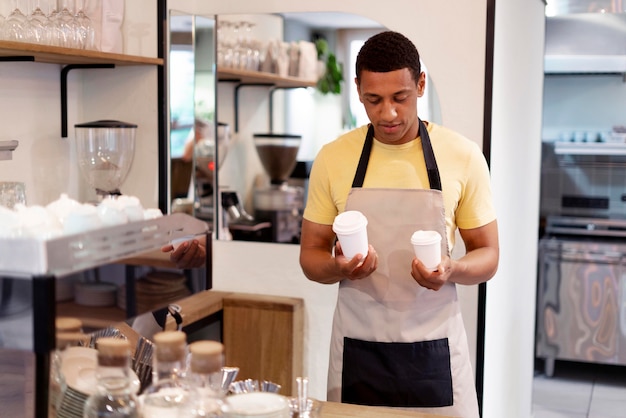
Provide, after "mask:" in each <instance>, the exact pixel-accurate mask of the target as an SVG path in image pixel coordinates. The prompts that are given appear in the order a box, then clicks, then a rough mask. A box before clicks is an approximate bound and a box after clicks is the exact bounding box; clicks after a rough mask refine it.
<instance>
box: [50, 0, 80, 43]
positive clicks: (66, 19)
mask: <svg viewBox="0 0 626 418" xmlns="http://www.w3.org/2000/svg"><path fill="white" fill-rule="evenodd" d="M73 6H74V2H73V1H71V0H61V6H60V7H59V8H58V12H57V14H55V15H54V18H52V25H53V28H54V29H53V41H52V43H53V45H56V46H62V47H65V48H80V43H79V42H78V38H77V35H78V22H77V20H76V18H75V17H74V7H73Z"/></svg>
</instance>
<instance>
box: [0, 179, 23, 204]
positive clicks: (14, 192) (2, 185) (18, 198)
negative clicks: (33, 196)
mask: <svg viewBox="0 0 626 418" xmlns="http://www.w3.org/2000/svg"><path fill="white" fill-rule="evenodd" d="M18 203H21V204H23V205H25V204H26V186H25V185H24V183H22V182H19V181H0V205H1V206H5V207H7V208H9V209H13V207H14V206H15V205H16V204H18Z"/></svg>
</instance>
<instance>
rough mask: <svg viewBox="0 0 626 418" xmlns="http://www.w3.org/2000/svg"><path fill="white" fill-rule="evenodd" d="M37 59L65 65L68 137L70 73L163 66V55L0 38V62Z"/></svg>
mask: <svg viewBox="0 0 626 418" xmlns="http://www.w3.org/2000/svg"><path fill="white" fill-rule="evenodd" d="M2 61H4V62H9V61H19V62H38V63H46V64H61V65H65V67H63V69H62V70H61V137H62V138H66V137H67V75H68V73H69V71H70V70H73V69H80V68H114V67H115V66H116V65H117V66H129V65H158V66H162V65H163V59H162V58H151V57H142V56H137V55H126V54H116V53H111V52H100V51H91V50H85V49H76V48H64V47H58V46H50V45H39V44H31V43H27V42H14V41H0V62H2Z"/></svg>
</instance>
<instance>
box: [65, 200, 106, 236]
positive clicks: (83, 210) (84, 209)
mask: <svg viewBox="0 0 626 418" xmlns="http://www.w3.org/2000/svg"><path fill="white" fill-rule="evenodd" d="M101 227H102V221H101V220H100V217H99V216H98V209H96V207H95V206H92V205H89V204H87V203H83V204H81V205H80V206H78V207H77V208H75V209H73V210H72V212H71V213H70V214H68V215H67V217H66V218H65V222H64V223H63V232H64V233H65V234H68V235H69V234H77V233H80V232H85V231H90V230H93V229H98V228H101Z"/></svg>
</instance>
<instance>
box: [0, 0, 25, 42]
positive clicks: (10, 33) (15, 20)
mask: <svg viewBox="0 0 626 418" xmlns="http://www.w3.org/2000/svg"><path fill="white" fill-rule="evenodd" d="M28 31H29V23H28V18H27V17H26V14H25V13H24V12H23V8H22V5H21V4H20V1H19V0H13V10H12V11H11V13H10V14H9V15H8V16H7V17H6V19H5V21H4V24H3V25H2V38H3V39H5V40H7V41H16V42H28V41H29V39H28V38H29V34H28Z"/></svg>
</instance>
